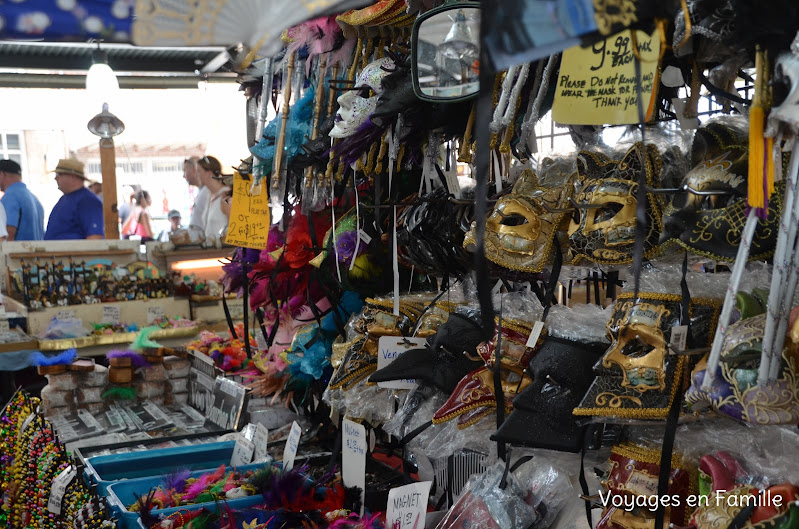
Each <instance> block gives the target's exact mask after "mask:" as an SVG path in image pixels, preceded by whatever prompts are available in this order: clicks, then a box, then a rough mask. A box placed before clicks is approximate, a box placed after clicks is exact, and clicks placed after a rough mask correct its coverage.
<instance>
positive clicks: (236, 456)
mask: <svg viewBox="0 0 799 529" xmlns="http://www.w3.org/2000/svg"><path fill="white" fill-rule="evenodd" d="M254 450H255V445H254V444H253V442H252V441H250V440H249V439H246V438H244V437H243V436H241V435H239V438H238V439H236V446H235V447H233V456H232V457H231V458H230V466H233V467H238V466H241V465H249V464H250V461H252V454H253V452H254Z"/></svg>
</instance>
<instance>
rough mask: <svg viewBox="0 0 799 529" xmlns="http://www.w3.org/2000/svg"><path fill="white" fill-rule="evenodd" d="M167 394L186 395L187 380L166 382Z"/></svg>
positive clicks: (180, 379)
mask: <svg viewBox="0 0 799 529" xmlns="http://www.w3.org/2000/svg"><path fill="white" fill-rule="evenodd" d="M166 388H167V392H168V393H186V392H187V391H188V390H189V379H188V378H173V379H169V380H167V382H166Z"/></svg>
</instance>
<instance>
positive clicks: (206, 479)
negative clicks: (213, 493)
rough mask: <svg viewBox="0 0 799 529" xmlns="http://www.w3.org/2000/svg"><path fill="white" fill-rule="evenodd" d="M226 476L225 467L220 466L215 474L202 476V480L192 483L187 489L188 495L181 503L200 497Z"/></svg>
mask: <svg viewBox="0 0 799 529" xmlns="http://www.w3.org/2000/svg"><path fill="white" fill-rule="evenodd" d="M224 475H225V465H219V468H218V469H216V472H214V473H213V474H205V475H203V476H200V479H198V480H197V481H195V482H194V483H192V484H191V485H190V486H189V488H188V489H186V494H185V495H184V496H183V498H182V499H181V502H183V503H185V502H187V501H190V500H193V499H194V498H196V497H197V496H199V495H200V494H201V493H202V492H203V491H204V490H205V489H206V487H208V485H210V484H211V483H213V482H215V481H218V480H219V479H221V478H222V476H224Z"/></svg>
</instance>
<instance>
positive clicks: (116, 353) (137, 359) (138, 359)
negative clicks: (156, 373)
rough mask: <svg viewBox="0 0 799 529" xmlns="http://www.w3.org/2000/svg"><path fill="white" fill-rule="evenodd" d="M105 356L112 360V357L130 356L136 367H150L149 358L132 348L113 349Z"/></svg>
mask: <svg viewBox="0 0 799 529" xmlns="http://www.w3.org/2000/svg"><path fill="white" fill-rule="evenodd" d="M142 332H144V331H142ZM105 357H106V358H107V359H109V360H111V359H112V358H130V363H131V364H132V365H133V368H134V369H138V368H141V367H150V363H149V362H147V360H145V359H144V357H143V356H142V355H140V354H139V353H137V352H136V351H131V350H130V349H127V350H124V351H121V350H118V349H116V350H112V351H109V352H108V353H106V355H105Z"/></svg>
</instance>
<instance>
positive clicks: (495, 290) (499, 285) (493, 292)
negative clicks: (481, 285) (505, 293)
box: [491, 279, 502, 296]
mask: <svg viewBox="0 0 799 529" xmlns="http://www.w3.org/2000/svg"><path fill="white" fill-rule="evenodd" d="M500 290H502V280H501V279H498V280H497V284H496V285H494V288H492V289H491V295H492V296H496V295H497V294H499V291H500Z"/></svg>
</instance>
